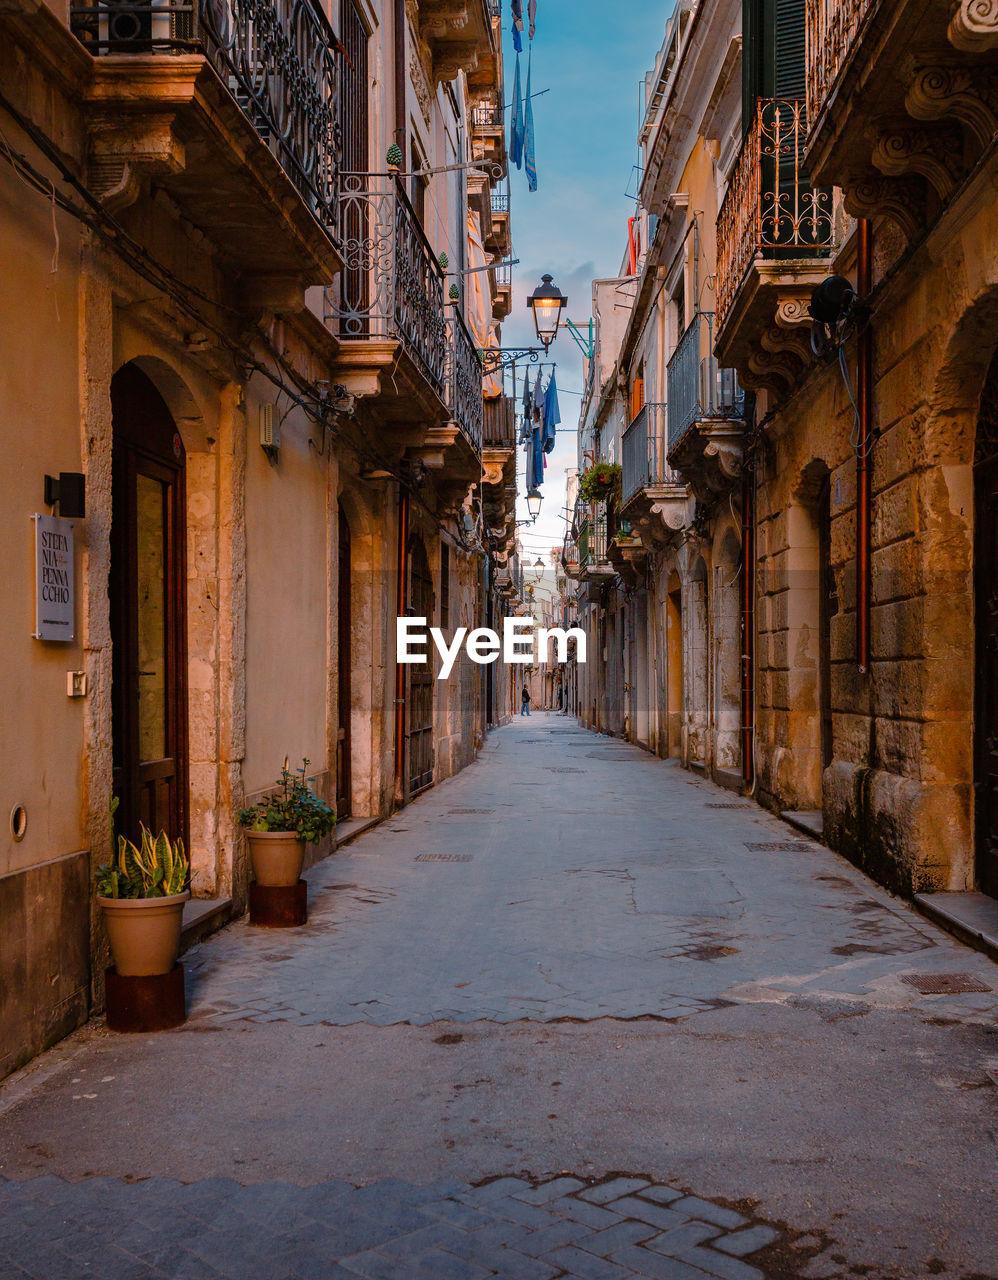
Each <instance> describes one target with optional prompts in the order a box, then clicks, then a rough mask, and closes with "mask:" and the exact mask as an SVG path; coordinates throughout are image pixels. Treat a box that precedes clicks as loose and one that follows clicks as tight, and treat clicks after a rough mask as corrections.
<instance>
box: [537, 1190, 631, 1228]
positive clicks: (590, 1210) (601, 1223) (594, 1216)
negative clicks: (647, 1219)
mask: <svg viewBox="0 0 998 1280" xmlns="http://www.w3.org/2000/svg"><path fill="white" fill-rule="evenodd" d="M547 1209H548V1211H549V1212H550V1213H553V1214H557V1215H559V1216H560V1217H564V1218H571V1219H572V1220H573V1221H574V1222H583V1223H585V1225H586V1226H587V1227H589V1228H590V1229H591V1230H593V1231H603V1230H605V1229H606V1228H607V1227H613V1226H616V1224H617V1223H618V1222H620V1221H621V1215H620V1214H619V1213H614V1212H613V1210H612V1209H604V1208H602V1206H600V1205H598V1204H590V1203H589V1201H588V1200H579V1199H576V1198H575V1197H574V1196H565V1197H563V1198H562V1199H561V1200H553V1201H552V1202H551V1203H550V1204H549V1205H547Z"/></svg>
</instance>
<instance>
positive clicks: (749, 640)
mask: <svg viewBox="0 0 998 1280" xmlns="http://www.w3.org/2000/svg"><path fill="white" fill-rule="evenodd" d="M745 398H746V405H745V417H746V422H751V421H752V420H753V418H754V416H755V404H754V400H755V397H754V396H753V395H752V393H751V392H746V397H745ZM741 586H742V601H741V603H742V781H743V782H744V783H745V786H746V788H747V789H750V788H751V787H752V784H753V782H754V781H755V740H754V739H755V734H754V730H753V726H754V724H755V467H754V466H752V465H750V464H748V463H747V464H746V465H745V466H743V468H742V583H741Z"/></svg>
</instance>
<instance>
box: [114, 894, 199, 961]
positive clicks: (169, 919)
mask: <svg viewBox="0 0 998 1280" xmlns="http://www.w3.org/2000/svg"><path fill="white" fill-rule="evenodd" d="M190 896H191V895H190V892H189V890H187V889H185V890H184V892H183V893H172V894H170V895H169V897H166V898H98V899H97V901H98V902H99V903H100V905H101V909H102V910H103V912H104V923H105V924H106V925H107V936H108V938H109V940H110V942H111V954H112V955H113V956H114V967H115V968H116V969H117V970H118V973H119V974H120V975H121V977H123V978H148V977H152V976H153V975H155V974H160V973H169V972H170V971H171V969H172V968H173V966H174V965H175V964H176V963H177V952H178V951H179V950H180V926H181V923H182V921H183V915H184V903H185V902H186V901H187V899H188V898H189V897H190Z"/></svg>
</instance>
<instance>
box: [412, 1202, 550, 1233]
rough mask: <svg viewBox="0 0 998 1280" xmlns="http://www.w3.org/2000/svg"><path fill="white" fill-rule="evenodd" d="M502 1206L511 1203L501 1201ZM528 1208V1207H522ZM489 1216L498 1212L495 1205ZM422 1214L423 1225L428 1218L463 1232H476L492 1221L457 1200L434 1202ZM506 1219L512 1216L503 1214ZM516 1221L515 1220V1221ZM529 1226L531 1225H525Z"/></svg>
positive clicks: (492, 1205) (491, 1208) (423, 1208)
mask: <svg viewBox="0 0 998 1280" xmlns="http://www.w3.org/2000/svg"><path fill="white" fill-rule="evenodd" d="M498 1203H499V1204H500V1205H503V1204H508V1203H510V1201H509V1200H500V1201H499V1202H498ZM521 1207H522V1208H526V1207H527V1206H521ZM488 1212H489V1214H490V1215H491V1214H493V1213H495V1212H497V1210H496V1208H495V1204H490V1205H489V1206H488ZM420 1213H421V1214H422V1215H423V1224H425V1222H426V1219H427V1218H428V1217H431V1218H436V1219H439V1221H441V1222H449V1223H450V1224H451V1226H454V1227H460V1228H461V1229H462V1230H463V1231H474V1230H476V1229H477V1228H478V1227H483V1226H485V1225H486V1224H487V1223H488V1222H489V1221H490V1220H491V1219H490V1217H489V1216H488V1215H486V1214H485V1213H483V1212H482V1211H481V1210H479V1209H476V1208H475V1207H474V1206H473V1205H470V1204H460V1203H458V1201H457V1200H432V1201H431V1202H430V1203H429V1204H424V1205H423V1206H422V1207H421V1209H420ZM503 1216H504V1217H507V1216H510V1215H507V1214H503ZM515 1220H516V1219H514V1221H515ZM525 1225H529V1224H525Z"/></svg>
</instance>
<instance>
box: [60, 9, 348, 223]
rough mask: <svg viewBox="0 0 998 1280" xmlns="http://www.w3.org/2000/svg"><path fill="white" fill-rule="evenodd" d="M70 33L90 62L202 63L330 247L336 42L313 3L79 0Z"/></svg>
mask: <svg viewBox="0 0 998 1280" xmlns="http://www.w3.org/2000/svg"><path fill="white" fill-rule="evenodd" d="M70 27H71V29H72V31H73V33H74V34H75V35H76V36H77V38H78V39H79V40H80V42H81V43H82V44H83V45H84V46H85V47H86V48H87V49H88V50H89V51H90V52H91V53H92V54H94V55H95V56H102V55H105V54H185V53H186V54H191V53H196V54H203V55H204V57H206V58H207V59H208V61H209V62H210V63H211V64H212V66H213V67H214V68H215V70H216V71H217V72H218V74H219V76H220V77H221V79H222V81H223V82H224V83H225V84H226V85H227V86H228V89H229V92H230V93H231V94H232V96H233V97H234V98H235V100H236V102H238V104H239V106H240V107H241V108H242V110H243V112H244V113H245V114H246V116H247V117H248V118H249V120H250V121H251V122H252V124H253V127H254V129H255V130H256V132H257V134H258V135H259V137H260V138H261V140H262V141H263V142H265V143H266V145H267V146H268V148H269V149H270V151H271V152H272V153H273V155H274V156H275V157H276V158H277V160H278V162H279V163H280V165H281V167H282V168H283V169H284V171H285V173H286V174H287V175H288V177H289V178H290V179H291V181H292V182H293V183H294V184H295V186H296V187H297V188H298V190H299V192H300V193H301V196H302V198H303V199H304V200H305V202H306V204H307V205H308V206H309V208H310V209H311V210H312V212H313V213H314V214H315V215H316V217H317V218H318V219H319V221H320V222H322V223H323V225H324V226H325V227H326V228H327V230H328V231H329V232H330V234H331V235H332V236H333V237H334V238H335V236H336V230H337V227H336V199H335V193H336V181H337V167H338V164H339V154H340V126H339V119H338V114H337V103H338V89H339V76H338V69H337V64H336V61H335V54H334V49H335V46H336V45H337V43H338V41H337V39H336V36H335V35H334V34H333V29H332V27H331V26H330V25H329V20H328V19H327V17H326V15H325V13H324V12H323V11H322V9H321V8H320V7H319V4H318V3H317V2H316V0H90V2H89V3H88V2H85V0H83V2H80V3H76V4H74V5H73V6H72V8H71V9H70Z"/></svg>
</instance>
